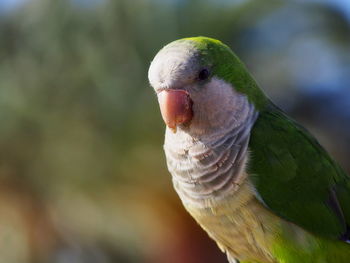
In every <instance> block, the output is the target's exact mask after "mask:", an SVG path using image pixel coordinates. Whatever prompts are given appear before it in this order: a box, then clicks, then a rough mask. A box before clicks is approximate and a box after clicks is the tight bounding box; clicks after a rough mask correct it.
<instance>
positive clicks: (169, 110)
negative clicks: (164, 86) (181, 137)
mask: <svg viewBox="0 0 350 263" xmlns="http://www.w3.org/2000/svg"><path fill="white" fill-rule="evenodd" d="M158 102H159V107H160V112H161V114H162V117H163V120H164V122H165V124H166V125H167V126H168V127H169V128H170V129H172V130H173V131H174V132H176V127H177V125H179V124H187V123H189V122H190V121H191V119H192V116H193V112H192V100H191V98H190V96H189V95H188V93H187V92H186V91H184V90H171V89H169V90H163V91H161V92H159V93H158Z"/></svg>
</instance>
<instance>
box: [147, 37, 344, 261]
mask: <svg viewBox="0 0 350 263" xmlns="http://www.w3.org/2000/svg"><path fill="white" fill-rule="evenodd" d="M148 79H149V83H150V86H151V87H152V88H153V90H154V92H155V94H156V96H157V99H158V103H159V107H160V112H161V116H162V118H163V120H164V122H165V124H166V131H165V140H164V146H163V148H164V152H165V157H166V163H167V167H168V170H169V172H170V174H171V178H172V183H173V186H174V189H175V191H176V192H177V194H178V196H179V197H180V199H181V201H182V204H183V206H184V207H185V209H186V210H187V211H188V212H189V213H190V214H191V216H192V217H193V218H194V219H195V220H196V221H197V223H198V224H199V225H200V226H201V227H202V228H203V229H204V230H205V231H206V232H207V233H208V235H209V237H210V238H212V239H213V240H214V241H215V242H216V243H217V245H218V247H219V248H220V249H221V250H222V251H223V252H224V253H226V255H227V258H228V261H229V262H230V263H234V262H240V263H349V262H350V244H349V239H350V177H349V176H348V175H347V174H346V172H345V171H344V170H343V169H342V168H341V167H340V165H339V164H338V163H337V162H336V161H334V160H333V159H332V158H331V157H330V155H329V154H328V153H327V152H326V150H325V149H324V148H323V147H322V146H321V145H320V144H319V142H318V141H317V140H316V139H315V137H313V136H312V135H311V134H310V133H309V132H308V131H307V130H306V129H305V128H304V127H302V126H301V125H300V124H298V123H297V122H296V121H295V120H293V119H292V118H290V117H289V116H287V114H286V113H284V112H283V111H282V110H281V109H280V108H279V107H278V106H276V105H275V104H274V103H273V102H272V101H271V99H270V98H269V97H268V96H267V95H266V94H265V92H264V91H263V90H262V89H261V88H260V87H259V86H258V84H257V82H256V81H255V79H254V78H253V77H252V76H251V75H250V73H249V72H248V70H247V68H246V66H245V65H244V64H243V63H242V62H241V61H240V59H239V58H238V57H237V56H236V54H235V53H234V52H233V51H232V50H231V49H230V48H229V46H227V45H226V44H224V43H223V42H221V41H220V40H217V39H213V38H209V37H202V36H200V37H190V38H183V39H179V40H175V41H173V42H171V43H169V44H167V45H166V46H164V47H163V48H162V49H161V50H160V51H159V52H158V53H157V54H156V55H155V57H154V58H153V60H152V62H151V63H150V67H149V70H148Z"/></svg>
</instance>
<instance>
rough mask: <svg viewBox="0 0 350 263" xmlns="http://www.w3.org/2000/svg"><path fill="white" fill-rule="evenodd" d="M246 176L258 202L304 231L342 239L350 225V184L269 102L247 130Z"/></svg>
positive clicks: (316, 145) (318, 147)
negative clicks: (248, 132) (248, 151)
mask: <svg viewBox="0 0 350 263" xmlns="http://www.w3.org/2000/svg"><path fill="white" fill-rule="evenodd" d="M249 148H250V151H251V159H250V162H249V167H248V172H249V174H250V175H251V178H252V181H253V183H254V185H255V187H256V190H257V195H258V197H259V198H260V200H261V201H262V202H263V203H264V204H265V205H266V206H267V207H268V208H270V209H271V210H272V211H273V212H274V213H276V214H277V215H279V216H280V217H282V218H285V219H286V220H288V221H291V222H293V223H295V224H297V225H299V226H301V227H303V228H304V229H306V230H308V231H310V232H313V233H315V234H318V235H321V236H325V237H328V238H335V239H341V238H344V236H345V235H346V233H347V230H349V226H350V179H349V177H348V176H347V175H346V174H345V172H344V171H343V170H342V169H341V168H340V167H339V165H338V164H337V163H336V162H334V161H333V160H332V159H331V157H330V156H329V155H328V153H327V152H326V151H325V150H324V149H323V148H322V146H321V145H320V144H319V143H318V142H317V141H316V139H315V138H314V137H312V135H310V133H309V132H308V131H306V130H305V129H304V128H303V127H301V126H300V125H298V124H297V123H296V122H294V121H293V120H291V119H290V118H289V117H287V116H286V115H285V114H284V113H283V112H282V111H281V110H280V109H278V108H277V107H276V106H274V105H273V104H272V103H269V104H268V106H266V108H265V109H264V110H262V111H261V112H260V115H259V118H258V119H257V121H256V123H255V124H254V127H253V129H252V133H251V138H250V143H249Z"/></svg>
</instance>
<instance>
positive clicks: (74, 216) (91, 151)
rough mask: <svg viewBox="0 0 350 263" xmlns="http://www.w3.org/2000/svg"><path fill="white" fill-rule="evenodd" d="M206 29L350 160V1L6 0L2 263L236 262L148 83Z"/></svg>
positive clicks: (1, 68) (0, 128) (0, 89)
mask: <svg viewBox="0 0 350 263" xmlns="http://www.w3.org/2000/svg"><path fill="white" fill-rule="evenodd" d="M305 2H307V3H305ZM198 35H205V36H210V37H214V38H218V39H221V40H222V41H224V42H226V43H227V44H228V45H229V46H231V47H232V49H233V50H234V51H235V52H236V53H237V54H238V55H239V57H240V58H241V59H242V60H243V61H244V62H245V63H246V64H247V66H248V68H249V69H250V71H251V72H252V73H253V75H254V76H255V78H256V79H257V81H258V83H259V84H260V86H261V87H262V88H263V89H264V90H265V92H266V93H267V94H268V95H269V96H270V97H271V98H272V99H273V100H274V101H275V102H276V104H277V105H279V106H280V107H281V108H282V109H284V110H285V111H286V112H288V113H289V114H290V115H291V116H293V117H294V118H295V119H297V120H298V121H299V122H301V123H302V124H303V125H304V126H306V127H307V128H308V129H309V130H311V131H312V132H313V133H314V134H315V136H316V137H317V138H318V139H319V140H320V141H321V143H322V144H323V145H324V146H325V147H326V148H327V150H328V151H329V152H331V153H332V155H333V156H334V157H335V158H336V160H338V161H339V162H340V163H341V164H342V166H343V167H344V168H345V169H346V170H347V171H348V172H349V171H350V161H349V155H350V86H349V85H350V2H349V1H348V0H309V1H303V0H299V1H298V0H291V1H282V0H265V1H261V0H236V1H234V0H231V1H230V0H207V1H203V0H188V1H186V0H163V1H162V0H133V1H130V0H0V121H1V125H0V262H6V263H97V262H98V263H112V262H113V263H115V262H117V263H119V262H120V263H129V262H130V263H133V262H135V263H209V262H216V263H221V262H222V263H224V262H226V257H225V256H224V255H223V254H222V253H221V252H220V251H219V250H218V248H217V247H216V245H215V244H214V243H213V242H212V241H210V240H209V239H208V238H207V235H206V234H205V233H204V232H203V231H202V230H200V229H199V227H198V226H197V225H196V224H195V223H194V221H193V220H192V219H191V218H190V217H189V216H188V215H187V214H186V212H185V211H184V209H183V208H182V206H181V204H180V202H179V199H178V198H177V196H176V194H175V192H174V191H173V189H172V185H171V179H170V175H169V174H168V172H167V169H166V166H165V160H164V156H163V152H162V142H163V132H164V125H163V123H162V120H161V117H160V114H159V111H158V104H157V102H156V98H155V95H154V92H153V91H152V89H151V88H150V87H149V84H148V80H147V70H148V66H149V64H150V61H151V60H152V57H153V56H154V55H155V54H156V52H157V51H158V50H159V49H160V48H161V47H162V46H163V45H165V44H166V43H168V42H170V41H172V40H175V39H178V38H182V37H189V36H198Z"/></svg>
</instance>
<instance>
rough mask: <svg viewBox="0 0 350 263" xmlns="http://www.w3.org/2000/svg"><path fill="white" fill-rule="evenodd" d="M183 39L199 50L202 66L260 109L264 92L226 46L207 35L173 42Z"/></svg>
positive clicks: (265, 101)
mask: <svg viewBox="0 0 350 263" xmlns="http://www.w3.org/2000/svg"><path fill="white" fill-rule="evenodd" d="M184 41H190V42H192V43H193V45H194V46H195V48H196V49H197V50H198V52H199V57H200V59H201V63H202V65H203V67H209V69H210V70H211V73H212V75H213V76H217V77H219V78H220V79H223V80H225V81H227V82H229V83H231V84H232V85H233V87H234V88H235V89H236V90H237V91H238V92H241V93H243V94H246V95H247V97H248V99H249V101H250V102H251V103H252V104H253V105H254V106H255V108H256V109H258V110H260V109H262V108H263V107H264V106H265V105H266V103H267V98H266V96H265V94H264V93H263V92H262V90H261V89H260V88H259V87H258V85H257V84H256V82H255V80H254V79H253V77H252V76H251V75H250V74H249V72H248V70H247V69H246V67H245V65H244V64H243V63H242V62H241V61H240V60H239V58H238V57H237V56H236V55H235V54H234V53H233V52H232V50H231V49H230V48H229V47H228V46H226V45H225V44H223V43H222V42H221V41H219V40H216V39H213V38H208V37H192V38H184V39H180V40H177V41H175V42H184Z"/></svg>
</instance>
